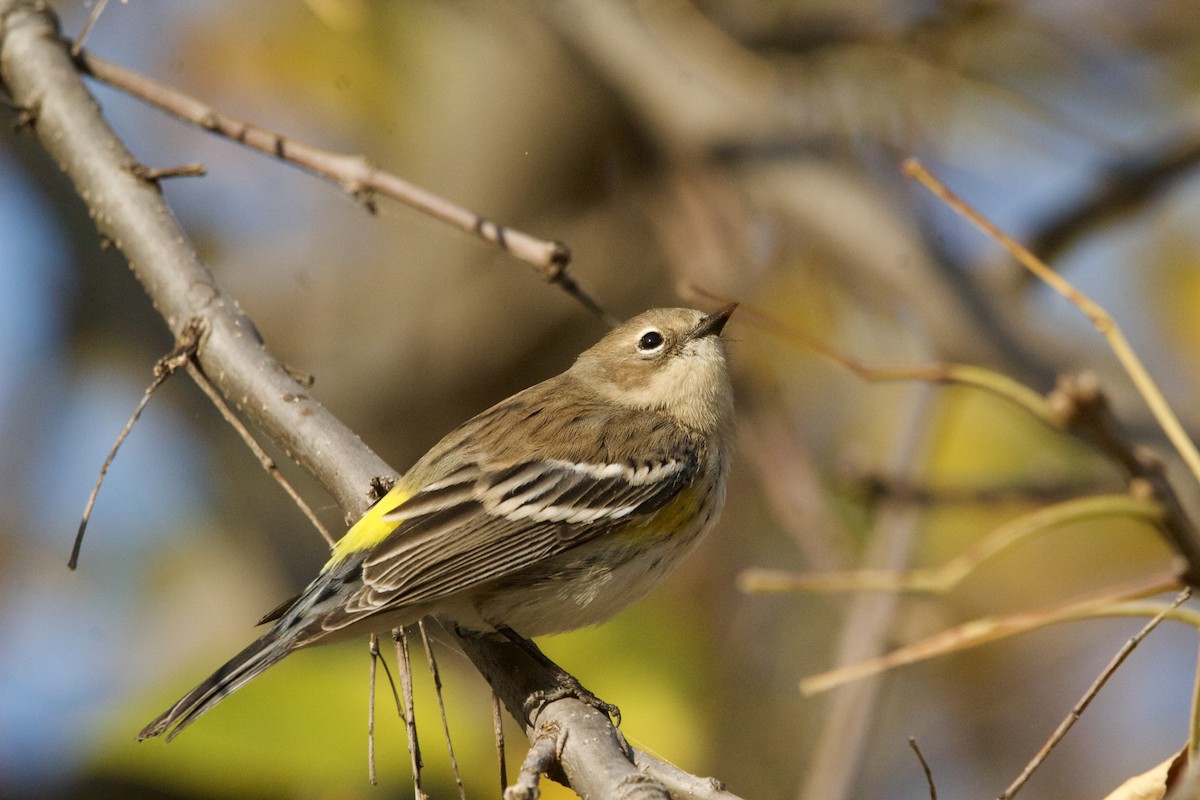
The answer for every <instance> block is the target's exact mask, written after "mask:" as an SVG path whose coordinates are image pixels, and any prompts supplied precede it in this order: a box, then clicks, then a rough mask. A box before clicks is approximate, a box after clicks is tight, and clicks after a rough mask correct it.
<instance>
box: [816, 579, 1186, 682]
mask: <svg viewBox="0 0 1200 800" xmlns="http://www.w3.org/2000/svg"><path fill="white" fill-rule="evenodd" d="M1179 588H1180V581H1179V578H1178V576H1177V575H1175V574H1174V573H1164V574H1160V575H1153V576H1150V577H1149V578H1141V579H1139V580H1137V581H1135V582H1133V583H1132V584H1130V585H1127V586H1124V587H1120V588H1117V589H1111V588H1109V589H1105V590H1104V591H1102V592H1097V593H1094V594H1091V595H1088V596H1086V597H1084V598H1082V599H1077V600H1071V601H1068V602H1067V603H1064V604H1062V605H1058V606H1054V607H1052V608H1049V609H1044V610H1038V611H1025V612H1019V613H1016V614H1009V615H1007V616H1001V617H981V618H979V619H974V620H971V621H970V622H964V623H963V624H961V625H956V626H954V627H953V628H949V629H947V630H944V631H941V632H940V633H936V634H934V635H932V636H929V637H926V638H924V639H921V640H919V641H916V642H913V643H911V644H907V645H905V646H903V647H899V648H897V649H895V650H891V651H889V652H887V653H885V654H883V655H881V656H876V657H874V658H868V659H865V660H861V661H857V662H854V663H850V664H846V665H845V666H841V667H837V668H835V669H832V670H829V671H826V672H822V673H818V674H816V675H810V676H808V677H807V678H804V679H803V680H801V681H800V691H801V692H802V693H804V694H805V695H809V696H811V695H815V694H820V693H821V692H827V691H829V690H830V689H834V688H836V687H838V686H841V685H842V684H845V683H850V682H852V681H858V680H862V679H863V678H866V677H869V676H872V675H876V674H878V673H881V672H885V671H887V670H891V669H895V668H896V667H901V666H907V665H910V664H916V663H918V662H920V661H926V660H928V659H931V658H935V657H938V656H942V655H945V654H946V653H953V652H959V651H962V650H965V649H967V648H968V647H978V646H979V645H981V644H987V643H989V642H995V641H998V640H1000V639H1005V638H1008V637H1010V636H1016V635H1017V634H1022V633H1029V632H1030V631H1034V630H1037V629H1039V628H1045V627H1048V626H1050V625H1056V624H1059V623H1062V622H1073V621H1076V620H1080V619H1092V618H1095V617H1103V616H1124V614H1122V613H1120V606H1118V605H1117V604H1118V603H1123V602H1127V601H1130V600H1141V599H1144V598H1146V597H1152V596H1153V595H1156V594H1162V593H1163V592H1170V591H1177V590H1178V589H1179ZM1141 610H1143V611H1144V610H1145V609H1144V608H1143V609H1141ZM1160 611H1161V609H1160Z"/></svg>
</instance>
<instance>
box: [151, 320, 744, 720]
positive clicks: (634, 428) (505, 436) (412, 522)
mask: <svg viewBox="0 0 1200 800" xmlns="http://www.w3.org/2000/svg"><path fill="white" fill-rule="evenodd" d="M735 307H736V304H732V305H728V306H725V307H724V308H722V309H720V310H718V311H715V312H713V313H711V314H703V313H701V312H699V311H694V310H691V309H682V308H674V309H654V310H651V311H647V312H645V313H643V314H640V315H638V316H636V317H634V318H633V319H631V320H629V321H628V322H625V323H624V324H622V325H620V326H618V327H616V328H614V329H613V330H612V331H611V332H609V333H608V334H607V335H606V336H604V337H603V338H602V339H601V340H600V341H599V342H598V343H597V344H595V345H594V346H592V347H591V348H590V349H588V350H586V351H584V352H583V353H582V354H581V355H580V356H579V357H578V358H577V359H576V360H575V363H574V364H573V365H572V366H571V367H570V368H569V369H568V370H567V371H566V372H563V373H561V374H559V375H557V376H555V377H553V378H550V379H548V380H546V381H543V382H542V383H539V384H537V385H535V386H532V387H530V388H528V389H525V390H524V391H521V392H518V393H517V394H515V395H513V396H512V397H510V398H508V399H507V400H504V401H501V402H500V403H498V404H496V405H494V406H492V407H491V408H489V409H488V410H487V411H484V412H483V413H482V414H480V415H478V416H477V417H474V418H473V419H471V420H469V421H468V422H466V423H464V424H462V425H461V426H459V427H458V428H457V429H455V430H454V431H452V432H451V433H450V434H448V435H447V436H446V437H445V438H444V439H442V440H441V441H440V442H438V443H437V444H436V445H434V447H433V448H432V449H431V450H430V451H429V452H428V453H426V454H425V455H424V456H422V457H421V458H420V459H419V460H418V461H417V462H416V463H415V464H414V465H413V466H412V468H411V469H410V470H409V471H408V472H407V473H406V474H405V475H404V476H403V477H402V478H400V480H399V481H398V482H397V483H396V485H395V486H394V487H393V488H392V489H391V491H389V492H388V493H387V494H386V495H385V496H384V497H383V498H382V499H380V500H379V501H378V502H377V503H376V504H375V505H373V506H372V507H371V508H370V509H369V510H368V511H367V512H366V513H365V514H364V515H363V516H362V517H361V518H360V519H359V520H358V522H356V523H355V524H354V525H353V526H352V527H351V528H350V530H349V531H347V533H346V534H345V535H344V536H343V537H342V538H341V539H340V540H339V541H338V542H337V544H336V545H335V546H334V548H333V553H332V556H331V557H330V559H329V561H328V562H327V563H326V564H325V566H324V567H323V568H322V570H321V572H320V574H319V575H318V576H317V577H316V579H315V580H313V581H312V583H310V584H309V585H308V587H307V588H305V589H304V591H303V592H302V593H301V594H300V595H299V596H298V597H297V598H296V599H295V600H293V601H291V602H290V603H289V604H284V605H283V606H281V607H280V608H279V609H276V611H275V612H272V613H271V614H268V615H267V616H266V617H264V618H263V620H262V622H268V621H273V622H274V624H273V625H272V626H271V628H270V629H269V630H268V631H267V633H266V634H265V635H263V636H262V637H261V638H259V639H258V640H257V641H255V642H254V643H253V644H251V645H250V646H249V647H247V648H246V649H245V650H243V651H242V652H240V653H238V654H237V655H236V656H234V657H233V658H232V659H231V660H230V661H229V662H228V663H226V664H225V665H224V666H223V667H221V668H220V669H218V670H217V671H216V672H215V673H213V674H212V676H211V677H209V678H208V679H207V680H206V681H204V682H203V683H201V684H200V685H199V686H197V687H196V688H195V689H193V690H192V691H191V692H189V693H188V694H187V695H186V696H184V697H183V699H181V700H180V701H179V702H177V703H176V704H175V705H173V706H171V708H169V709H168V710H167V711H165V712H164V713H163V714H162V715H161V716H159V717H158V718H157V719H155V720H154V721H153V722H151V723H150V724H149V725H147V726H146V728H145V729H144V730H142V732H141V733H140V734H139V735H138V739H139V740H140V739H146V738H149V737H152V736H159V735H160V734H163V733H167V734H168V735H167V739H168V741H169V740H170V739H172V738H174V737H175V736H176V735H177V734H178V733H179V732H180V731H181V730H183V728H185V727H187V726H188V725H190V724H191V723H192V722H195V721H196V719H197V718H198V717H200V715H202V714H204V713H205V712H206V711H208V710H209V709H211V708H212V707H213V706H215V705H216V704H217V703H219V702H220V701H221V700H223V699H224V698H226V697H228V696H229V695H230V694H231V693H232V692H234V691H236V690H237V689H239V688H240V687H241V686H243V685H245V684H246V682H247V681H249V680H251V679H252V678H254V677H255V676H257V675H259V674H260V673H262V672H263V671H264V670H266V669H268V668H269V667H271V666H273V665H274V664H276V663H278V662H279V661H280V660H281V659H283V658H284V657H285V656H287V655H288V654H289V653H291V652H292V651H293V650H297V649H299V648H302V647H308V646H310V645H315V644H324V643H327V642H331V641H335V640H338V639H343V638H346V637H348V636H352V635H355V634H363V633H369V632H384V631H388V630H391V629H393V628H396V627H400V626H404V625H409V624H412V623H415V622H417V621H418V620H420V619H421V618H422V617H424V616H426V615H430V614H433V615H437V616H438V617H439V618H441V619H442V620H443V621H444V622H446V623H447V624H449V625H452V626H455V627H457V628H458V629H460V630H465V631H472V632H480V633H491V632H496V631H501V630H504V631H507V630H511V631H515V632H516V633H517V634H520V636H522V637H532V636H539V635H544V634H550V633H559V632H562V631H567V630H572V629H575V628H580V627H585V626H587V625H593V624H596V623H599V622H602V621H604V620H606V619H608V618H609V617H611V616H612V615H613V614H615V613H616V612H618V611H620V610H621V609H623V608H624V607H625V606H627V605H629V604H630V603H631V602H633V601H634V600H636V599H638V598H640V597H641V596H642V595H644V594H645V593H646V592H648V591H649V590H650V589H651V588H652V587H653V586H654V585H655V584H657V583H658V582H659V580H660V579H662V577H663V576H664V575H666V574H667V572H668V571H669V569H670V568H671V567H672V566H673V565H674V564H675V563H677V562H678V561H679V559H680V557H681V556H683V555H684V554H685V553H686V552H687V551H688V550H689V549H691V548H692V546H693V545H695V544H696V542H697V541H698V540H699V539H700V538H701V537H702V536H703V535H704V534H705V533H706V532H707V531H708V530H709V529H710V528H712V526H713V524H714V523H715V521H716V519H717V516H718V514H719V513H720V511H721V508H722V506H723V505H724V501H725V478H726V474H727V473H728V470H729V460H730V451H731V449H732V444H733V394H732V391H731V389H730V385H729V377H728V373H727V369H726V361H725V350H724V346H723V344H722V342H721V338H720V333H721V330H722V328H723V327H724V326H725V323H726V321H727V320H728V319H729V317H730V315H731V314H732V313H733V310H734V308H735Z"/></svg>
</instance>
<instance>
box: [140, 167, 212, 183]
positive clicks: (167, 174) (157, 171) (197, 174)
mask: <svg viewBox="0 0 1200 800" xmlns="http://www.w3.org/2000/svg"><path fill="white" fill-rule="evenodd" d="M133 171H134V174H136V175H137V176H138V177H139V178H141V179H142V180H144V181H160V180H163V179H164V178H202V177H204V176H205V175H207V174H208V170H206V169H205V168H204V165H203V164H180V165H178V166H175V167H146V166H142V165H141V164H137V165H135V166H134V167H133Z"/></svg>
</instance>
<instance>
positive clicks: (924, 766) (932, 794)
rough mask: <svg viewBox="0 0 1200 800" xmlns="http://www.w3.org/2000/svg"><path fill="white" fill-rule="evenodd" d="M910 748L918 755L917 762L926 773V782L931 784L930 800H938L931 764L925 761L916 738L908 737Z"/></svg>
mask: <svg viewBox="0 0 1200 800" xmlns="http://www.w3.org/2000/svg"><path fill="white" fill-rule="evenodd" d="M908 746H909V747H911V748H912V751H913V752H914V753H916V754H917V761H920V762H921V769H922V770H923V771H924V772H925V782H926V783H927V784H929V800H937V786H935V785H934V783H933V770H931V769H930V768H929V762H928V761H926V760H925V754H924V753H922V752H921V746H920V745H918V744H917V739H916V737H914V736H910V737H908Z"/></svg>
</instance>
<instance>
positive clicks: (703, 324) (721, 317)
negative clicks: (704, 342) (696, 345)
mask: <svg viewBox="0 0 1200 800" xmlns="http://www.w3.org/2000/svg"><path fill="white" fill-rule="evenodd" d="M737 307H738V304H737V303H730V304H729V305H727V306H722V307H721V308H718V309H717V310H716V311H714V312H712V313H711V314H709V315H708V316H705V317H702V318H701V319H700V323H699V324H698V325H697V326H696V330H694V331H692V335H691V337H690V338H692V339H702V338H704V337H705V336H716V335H717V334H719V333H720V332H721V329H722V328H724V327H725V323H726V322H728V321H729V318H730V317H731V316H732V315H733V310H734V309H735V308H737Z"/></svg>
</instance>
